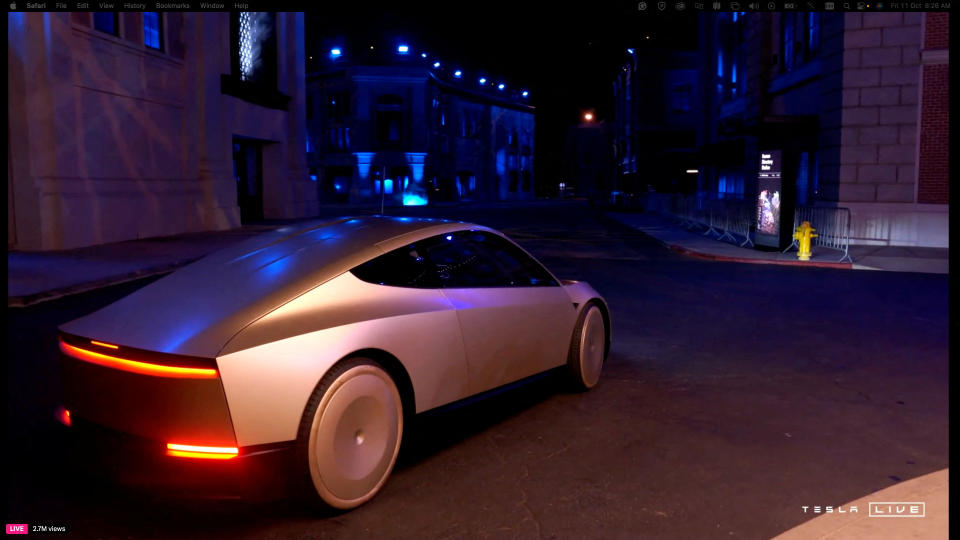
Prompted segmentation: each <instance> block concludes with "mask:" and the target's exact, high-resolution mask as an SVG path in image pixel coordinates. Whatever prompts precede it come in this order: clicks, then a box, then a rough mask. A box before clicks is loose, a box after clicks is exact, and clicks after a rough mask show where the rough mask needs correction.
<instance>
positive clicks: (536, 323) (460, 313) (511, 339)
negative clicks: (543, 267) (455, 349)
mask: <svg viewBox="0 0 960 540" xmlns="http://www.w3.org/2000/svg"><path fill="white" fill-rule="evenodd" d="M443 293H444V294H445V295H446V296H447V298H448V299H450V302H451V303H452V304H453V306H454V307H455V308H456V310H457V318H458V320H459V321H460V330H461V333H462V335H463V342H464V348H465V352H466V356H467V364H468V365H469V369H470V393H471V394H476V393H479V392H483V391H486V390H490V389H491V388H495V387H497V386H500V385H502V384H506V383H510V382H513V381H516V380H519V379H522V378H524V377H528V376H530V375H533V374H535V373H538V372H540V371H545V370H547V369H550V368H553V367H556V366H559V365H561V364H563V363H564V362H566V353H567V349H568V347H569V341H568V340H565V339H563V338H560V336H569V335H571V332H573V327H574V325H575V324H576V320H577V311H576V309H575V308H574V307H573V304H572V302H571V301H570V297H569V295H568V294H567V293H566V291H564V290H563V288H562V287H559V286H553V287H507V288H464V289H443Z"/></svg>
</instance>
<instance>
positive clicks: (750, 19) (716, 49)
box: [697, 13, 949, 247]
mask: <svg viewBox="0 0 960 540" xmlns="http://www.w3.org/2000/svg"><path fill="white" fill-rule="evenodd" d="M948 17H949V16H948V14H946V13H746V14H744V13H723V14H718V15H710V16H706V15H704V16H701V17H700V24H701V36H702V39H701V49H700V64H699V70H700V72H701V73H704V74H705V77H703V80H702V81H701V85H700V89H701V93H702V105H703V107H704V108H703V114H702V115H700V123H699V125H698V126H697V143H698V146H699V151H698V159H699V161H700V163H699V164H698V170H699V175H698V191H699V192H700V194H701V196H702V197H706V198H714V199H743V198H748V199H750V198H754V197H756V196H757V193H758V173H759V168H760V163H759V162H760V153H761V152H764V153H767V152H769V151H779V152H780V156H781V158H782V161H781V168H782V184H783V186H782V187H783V195H782V196H783V199H784V200H785V201H786V203H787V204H786V206H785V208H787V209H789V208H791V207H795V206H839V207H845V208H849V209H850V211H851V243H855V244H875V245H903V246H929V247H948V245H949V242H948V232H947V213H948V197H947V196H948V181H947V180H948V174H949V171H948V155H947V145H948V138H949V134H948V130H947V123H948V119H949V103H948V97H947V96H948V81H947V70H948V63H949V58H948V55H947V46H948V43H949V33H948ZM786 226H788V227H789V226H790V224H789V223H788V224H787V225H786Z"/></svg>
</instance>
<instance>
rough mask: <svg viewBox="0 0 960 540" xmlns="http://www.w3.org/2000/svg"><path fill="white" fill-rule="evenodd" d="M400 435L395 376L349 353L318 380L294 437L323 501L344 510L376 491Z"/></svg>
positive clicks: (394, 456) (390, 465) (394, 455)
mask: <svg viewBox="0 0 960 540" xmlns="http://www.w3.org/2000/svg"><path fill="white" fill-rule="evenodd" d="M402 438H403V405H402V403H401V400H400V393H399V392H398V391H397V386H396V384H395V383H394V382H393V379H392V378H391V377H390V375H389V374H388V373H387V372H386V371H384V370H383V368H381V367H380V366H379V364H377V363H375V362H373V361H371V360H368V359H365V358H353V359H349V360H346V361H344V362H342V363H340V364H338V365H336V366H334V367H333V368H332V369H331V370H330V371H329V372H328V373H327V374H326V375H325V376H324V377H323V379H322V380H321V381H320V384H318V385H317V388H316V390H314V393H313V395H312V396H311V397H310V400H309V401H308V402H307V408H306V410H305V411H304V415H303V419H302V420H301V425H300V433H299V436H298V441H297V442H298V452H299V458H300V463H302V464H303V465H306V469H307V471H304V472H309V478H310V480H311V482H310V484H312V487H313V489H312V491H314V492H315V493H316V496H317V497H319V499H320V501H321V502H322V503H323V504H324V505H326V506H328V507H332V508H337V509H341V510H348V509H351V508H356V507H357V506H360V505H361V504H363V503H365V502H367V501H369V500H370V499H372V498H373V496H374V495H376V494H377V492H378V491H380V488H382V487H383V485H384V483H386V481H387V477H389V476H390V472H391V471H392V470H393V465H394V463H395V462H396V460H397V454H398V453H399V451H400V441H401V439H402ZM304 461H305V463H304ZM301 467H302V465H301ZM300 470H301V471H302V470H303V469H302V468H301V469H300ZM301 474H302V473H301Z"/></svg>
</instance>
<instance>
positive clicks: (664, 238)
mask: <svg viewBox="0 0 960 540" xmlns="http://www.w3.org/2000/svg"><path fill="white" fill-rule="evenodd" d="M607 216H609V217H611V218H613V219H615V220H617V221H619V222H620V223H623V224H624V225H628V226H630V227H633V228H635V229H637V230H639V231H642V232H643V233H645V234H647V235H649V236H651V237H653V238H655V239H657V240H659V241H660V242H661V243H663V244H664V245H665V246H667V247H668V248H670V249H671V250H673V251H676V252H678V253H682V254H684V255H689V256H692V257H698V258H701V259H709V260H715V261H727V262H741V263H753V264H781V265H791V266H815V267H825V268H844V269H853V270H886V271H892V272H924V273H931V274H947V273H949V271H948V270H949V253H950V250H949V249H947V248H920V247H903V246H860V245H854V246H850V257H851V258H852V259H853V263H850V262H838V261H839V259H840V258H841V256H842V252H841V251H839V250H835V249H829V248H822V247H818V246H814V247H813V256H812V257H811V259H810V260H809V261H801V260H798V259H797V251H796V249H793V250H791V251H788V252H787V253H780V252H778V251H760V250H757V249H753V248H750V247H740V246H739V245H738V244H734V243H732V242H727V241H721V240H717V239H716V236H715V235H711V236H704V235H703V233H699V232H690V231H688V230H687V229H684V228H683V227H681V226H680V225H678V224H676V222H675V221H672V220H670V219H669V218H668V217H665V216H661V215H659V214H655V213H651V212H642V213H630V212H608V213H607ZM741 241H742V240H741Z"/></svg>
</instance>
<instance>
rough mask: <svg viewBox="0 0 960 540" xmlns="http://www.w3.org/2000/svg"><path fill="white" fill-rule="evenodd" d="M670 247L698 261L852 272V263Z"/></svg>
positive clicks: (678, 246) (672, 245)
mask: <svg viewBox="0 0 960 540" xmlns="http://www.w3.org/2000/svg"><path fill="white" fill-rule="evenodd" d="M667 245H668V246H669V247H670V250H671V251H674V252H676V253H679V254H681V255H687V256H689V257H696V258H698V259H707V260H711V261H722V262H739V263H750V264H778V265H781V266H808V267H809V266H813V267H818V268H840V269H843V270H852V269H853V264H852V263H841V262H825V261H803V262H801V261H780V260H775V259H754V258H751V257H730V256H727V255H714V254H712V253H703V252H701V251H696V250H693V249H690V248H685V247H683V246H680V245H678V244H667Z"/></svg>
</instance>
